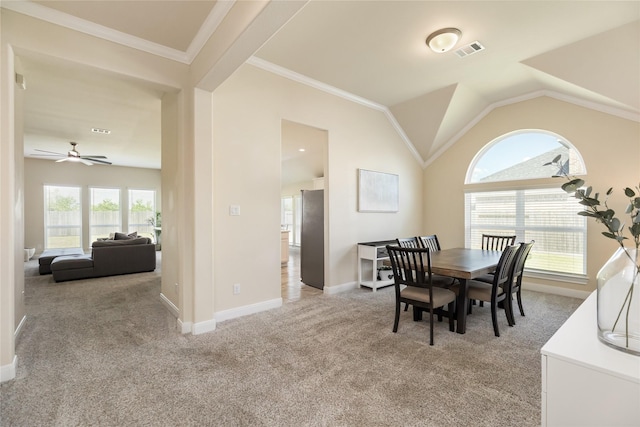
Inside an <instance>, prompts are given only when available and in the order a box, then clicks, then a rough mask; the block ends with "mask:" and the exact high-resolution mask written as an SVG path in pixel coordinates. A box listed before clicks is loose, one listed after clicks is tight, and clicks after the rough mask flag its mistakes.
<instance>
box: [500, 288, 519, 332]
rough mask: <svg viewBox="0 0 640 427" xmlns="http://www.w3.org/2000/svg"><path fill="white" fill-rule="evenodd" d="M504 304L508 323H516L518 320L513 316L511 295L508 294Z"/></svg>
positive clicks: (511, 324)
mask: <svg viewBox="0 0 640 427" xmlns="http://www.w3.org/2000/svg"><path fill="white" fill-rule="evenodd" d="M502 305H503V307H504V314H505V315H506V316H507V323H509V326H513V325H515V324H516V321H515V319H514V318H513V304H512V298H511V295H508V296H507V297H506V299H505V300H504V301H503V304H502Z"/></svg>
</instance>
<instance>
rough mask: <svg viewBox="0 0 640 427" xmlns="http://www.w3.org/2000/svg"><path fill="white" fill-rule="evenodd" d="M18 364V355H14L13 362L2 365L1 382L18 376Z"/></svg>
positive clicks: (0, 367) (0, 370)
mask: <svg viewBox="0 0 640 427" xmlns="http://www.w3.org/2000/svg"><path fill="white" fill-rule="evenodd" d="M17 366H18V356H13V362H11V363H10V364H8V365H4V366H0V383H3V382H5V381H10V380H12V379H14V378H15V377H16V368H17Z"/></svg>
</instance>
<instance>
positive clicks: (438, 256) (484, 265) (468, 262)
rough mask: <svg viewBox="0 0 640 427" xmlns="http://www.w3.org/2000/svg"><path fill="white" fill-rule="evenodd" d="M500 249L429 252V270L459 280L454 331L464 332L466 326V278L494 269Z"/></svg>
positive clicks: (498, 259)
mask: <svg viewBox="0 0 640 427" xmlns="http://www.w3.org/2000/svg"><path fill="white" fill-rule="evenodd" d="M501 255H502V251H488V250H484V249H469V248H453V249H443V250H441V251H435V252H431V272H432V273H434V274H440V275H442V276H449V277H455V278H456V279H458V281H459V282H460V291H459V292H458V298H457V301H456V307H457V312H458V314H457V322H456V323H457V328H456V332H458V333H459V334H464V333H465V332H466V327H467V310H468V308H469V298H468V296H467V294H468V290H469V286H468V282H467V281H468V280H471V279H475V278H476V277H479V276H482V275H483V274H487V273H490V272H492V271H493V270H495V268H496V266H497V265H498V262H499V261H500V256H501Z"/></svg>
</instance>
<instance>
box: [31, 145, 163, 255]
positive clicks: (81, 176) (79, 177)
mask: <svg viewBox="0 0 640 427" xmlns="http://www.w3.org/2000/svg"><path fill="white" fill-rule="evenodd" d="M24 164H25V177H24V194H25V201H24V207H25V224H26V227H25V230H26V232H25V239H24V244H25V247H29V248H36V253H40V252H42V251H43V249H44V213H43V212H44V196H43V190H42V189H43V186H44V185H63V186H78V187H81V198H82V209H83V212H89V205H90V200H89V187H106V188H119V189H120V192H121V200H126V198H125V197H126V193H127V191H128V190H129V189H138V190H154V191H156V209H157V210H160V206H161V205H162V197H161V186H160V171H159V170H158V169H140V168H129V167H118V166H99V165H94V166H86V165H83V164H74V163H68V162H67V163H62V164H61V163H56V162H54V161H51V160H40V159H31V158H27V159H24ZM122 209H123V215H124V217H126V209H127V206H126V205H123V207H122ZM84 216H85V217H86V215H84ZM122 227H123V229H122V230H113V231H114V232H115V231H126V228H125V226H124V224H123V226H122ZM82 237H83V248H84V249H85V250H89V248H90V247H91V242H90V241H89V224H88V223H87V221H83V224H82Z"/></svg>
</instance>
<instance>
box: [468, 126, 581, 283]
mask: <svg viewBox="0 0 640 427" xmlns="http://www.w3.org/2000/svg"><path fill="white" fill-rule="evenodd" d="M557 155H561V156H562V159H563V168H562V169H563V170H562V171H559V170H558V168H557V166H555V167H554V166H550V165H549V166H544V164H545V163H548V162H551V161H552V160H553V159H554V158H555V157H556V156H557ZM563 172H566V173H568V174H570V175H584V174H585V173H586V169H585V166H584V162H583V161H582V157H581V156H580V153H579V152H578V151H577V150H576V149H575V147H573V145H571V144H570V143H569V142H568V141H567V140H566V139H564V138H563V137H561V136H559V135H557V134H554V133H552V132H548V131H544V130H531V129H527V130H520V131H517V132H512V133H509V134H506V135H502V136H501V137H499V138H496V139H495V140H493V141H491V142H490V143H488V144H487V145H486V146H485V147H483V148H482V150H480V151H479V152H478V153H477V154H476V156H475V157H474V159H473V161H472V162H471V164H470V166H469V169H468V170H467V176H466V181H465V184H466V185H465V226H466V245H467V247H472V248H474V247H475V248H479V247H481V240H482V234H506V235H516V236H517V241H518V242H525V241H526V242H528V241H531V240H535V244H534V246H533V249H532V252H531V254H530V255H529V258H528V260H527V265H526V266H527V269H528V270H529V271H535V270H537V271H539V272H544V273H551V274H563V275H584V274H585V273H586V237H587V236H586V231H587V229H586V219H585V217H583V216H580V215H578V212H580V211H582V210H583V207H582V206H581V205H580V204H578V202H577V200H576V199H575V198H574V197H572V196H571V195H568V194H567V193H565V192H564V191H563V190H562V189H561V188H560V185H561V184H562V181H561V180H559V179H550V178H551V177H552V176H554V175H558V174H560V173H563Z"/></svg>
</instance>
